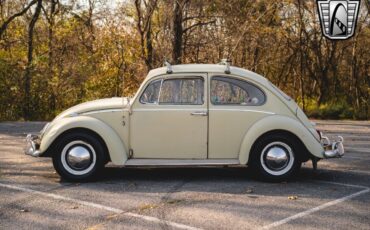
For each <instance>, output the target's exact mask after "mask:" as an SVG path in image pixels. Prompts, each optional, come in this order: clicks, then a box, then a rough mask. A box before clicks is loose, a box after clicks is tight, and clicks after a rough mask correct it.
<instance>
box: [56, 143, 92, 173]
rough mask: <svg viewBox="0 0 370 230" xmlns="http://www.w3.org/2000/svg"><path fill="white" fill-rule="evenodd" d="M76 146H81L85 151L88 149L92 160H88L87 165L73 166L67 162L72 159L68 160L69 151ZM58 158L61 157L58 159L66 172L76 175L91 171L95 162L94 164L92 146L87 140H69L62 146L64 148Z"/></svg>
mask: <svg viewBox="0 0 370 230" xmlns="http://www.w3.org/2000/svg"><path fill="white" fill-rule="evenodd" d="M77 146H79V147H82V148H84V149H85V150H86V151H88V152H89V155H90V157H91V158H92V160H89V165H88V166H87V167H84V168H82V167H81V168H75V167H72V165H70V164H69V163H71V161H72V159H70V160H71V161H70V162H68V158H69V153H70V151H71V150H73V148H75V147H77ZM60 158H61V159H60V160H61V162H62V165H63V168H64V169H65V170H66V171H67V172H68V173H71V174H73V175H78V176H80V175H85V174H87V173H89V172H91V170H92V169H93V168H94V167H95V164H96V153H95V150H94V148H93V147H92V146H91V145H90V144H88V143H87V142H84V141H81V140H76V141H71V142H69V143H68V144H67V145H66V146H64V148H63V150H62V153H61V154H60Z"/></svg>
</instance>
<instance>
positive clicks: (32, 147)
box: [24, 134, 41, 157]
mask: <svg viewBox="0 0 370 230" xmlns="http://www.w3.org/2000/svg"><path fill="white" fill-rule="evenodd" d="M39 141H40V137H39V135H37V134H27V136H26V143H27V144H26V147H25V149H24V153H25V154H26V155H30V156H33V157H38V156H40V155H41V152H40V151H39V149H38V148H39V143H38V142H39Z"/></svg>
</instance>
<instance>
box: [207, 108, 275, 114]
mask: <svg viewBox="0 0 370 230" xmlns="http://www.w3.org/2000/svg"><path fill="white" fill-rule="evenodd" d="M209 111H236V112H255V113H265V114H271V115H274V114H276V113H274V112H268V111H263V110H254V109H209Z"/></svg>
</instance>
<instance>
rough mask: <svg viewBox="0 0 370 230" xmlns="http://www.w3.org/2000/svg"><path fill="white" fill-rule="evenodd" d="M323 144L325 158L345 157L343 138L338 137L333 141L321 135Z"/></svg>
mask: <svg viewBox="0 0 370 230" xmlns="http://www.w3.org/2000/svg"><path fill="white" fill-rule="evenodd" d="M320 136H321V144H322V146H323V147H324V150H325V151H324V157H325V158H340V157H342V156H343V155H344V146H343V137H341V136H337V137H336V138H335V140H333V141H331V140H330V139H329V138H328V137H327V136H324V135H323V134H322V133H320Z"/></svg>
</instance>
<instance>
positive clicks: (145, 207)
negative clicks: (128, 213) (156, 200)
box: [139, 204, 158, 211]
mask: <svg viewBox="0 0 370 230" xmlns="http://www.w3.org/2000/svg"><path fill="white" fill-rule="evenodd" d="M156 207H158V205H156V204H144V205H141V206H140V207H139V210H140V211H144V210H146V209H153V208H156Z"/></svg>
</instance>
